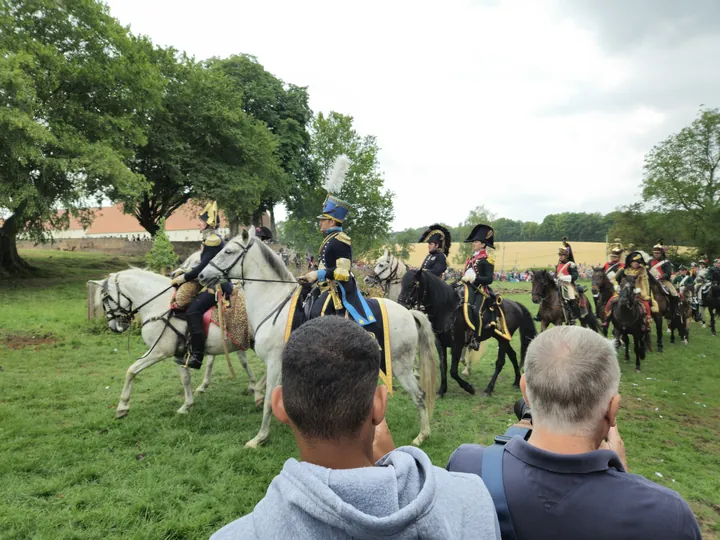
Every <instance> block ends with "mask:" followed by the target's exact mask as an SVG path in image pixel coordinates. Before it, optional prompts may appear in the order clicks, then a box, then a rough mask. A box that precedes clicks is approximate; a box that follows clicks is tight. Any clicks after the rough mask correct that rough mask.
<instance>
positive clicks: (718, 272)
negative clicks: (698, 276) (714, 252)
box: [705, 266, 720, 283]
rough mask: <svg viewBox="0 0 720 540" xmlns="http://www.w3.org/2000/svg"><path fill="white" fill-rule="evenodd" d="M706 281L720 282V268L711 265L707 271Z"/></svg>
mask: <svg viewBox="0 0 720 540" xmlns="http://www.w3.org/2000/svg"><path fill="white" fill-rule="evenodd" d="M705 281H706V282H707V283H720V268H716V267H714V266H711V267H710V268H708V269H707V270H706V271H705Z"/></svg>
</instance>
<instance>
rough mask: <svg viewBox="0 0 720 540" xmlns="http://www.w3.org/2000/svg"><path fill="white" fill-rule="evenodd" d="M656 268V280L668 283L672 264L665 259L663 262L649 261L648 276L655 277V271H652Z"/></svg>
mask: <svg viewBox="0 0 720 540" xmlns="http://www.w3.org/2000/svg"><path fill="white" fill-rule="evenodd" d="M655 268H657V272H658V273H657V279H659V280H660V281H670V275H671V274H672V264H671V263H670V261H668V260H667V259H665V260H657V259H653V260H652V261H650V266H649V270H650V272H649V273H650V274H652V275H653V277H655V271H653V269H655Z"/></svg>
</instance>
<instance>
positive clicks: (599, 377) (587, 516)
mask: <svg viewBox="0 0 720 540" xmlns="http://www.w3.org/2000/svg"><path fill="white" fill-rule="evenodd" d="M619 384H620V369H619V367H618V363H617V359H616V356H615V350H614V348H613V346H612V343H611V342H610V341H608V340H607V339H605V338H603V337H602V336H601V335H599V334H597V333H595V332H592V331H591V330H587V329H585V328H580V327H576V326H560V327H555V328H552V329H551V330H547V331H545V332H543V333H542V334H540V335H539V336H538V337H536V338H535V339H534V340H533V342H532V343H531V344H530V346H529V347H528V351H527V356H526V358H525V373H524V375H523V376H522V378H521V379H520V388H521V389H522V393H523V397H524V398H525V401H526V403H527V405H528V406H530V407H532V433H531V435H530V437H529V439H528V440H527V441H525V440H524V439H523V438H522V437H518V436H516V437H513V438H512V439H511V440H509V442H507V444H506V445H505V448H504V452H503V453H502V455H501V459H502V464H501V467H502V490H503V491H504V497H505V499H506V503H507V506H506V507H504V508H501V505H498V500H496V501H495V502H496V506H497V509H498V512H499V513H500V514H502V513H503V511H504V512H505V514H506V515H508V514H509V517H508V519H509V521H510V522H511V526H510V527H509V529H510V530H511V531H512V532H511V533H510V534H514V537H513V538H517V539H522V540H535V539H546V538H547V539H558V538H583V539H585V540H595V539H598V540H600V539H603V540H604V539H607V538H613V540H624V539H627V540H630V539H632V540H642V539H648V540H650V539H652V540H665V539H667V540H670V539H692V540H695V539H699V538H701V535H700V529H699V527H698V524H697V521H696V520H695V517H694V516H693V513H692V511H691V510H690V507H689V506H688V504H687V503H686V502H685V501H684V500H683V499H682V497H680V495H679V494H678V493H676V492H674V491H672V490H670V489H667V488H665V487H662V486H659V485H657V484H655V483H653V482H650V481H649V480H646V479H645V478H643V477H642V476H638V475H635V474H630V473H628V472H627V468H628V467H627V460H626V457H625V446H624V443H623V441H622V439H621V438H620V434H619V432H618V428H617V422H616V420H617V413H618V408H619V405H620V395H619V394H618V389H619ZM483 450H484V449H483V448H482V447H481V446H479V445H474V444H465V445H462V446H461V447H460V448H458V449H457V450H456V451H455V452H454V453H453V455H452V456H451V457H450V461H449V462H448V466H447V469H448V470H449V471H453V472H470V473H475V474H477V475H479V476H482V474H481V473H482V459H483ZM498 464H500V462H498ZM501 526H502V518H501ZM503 531H504V532H503V539H504V540H509V537H508V536H506V533H505V531H506V529H503Z"/></svg>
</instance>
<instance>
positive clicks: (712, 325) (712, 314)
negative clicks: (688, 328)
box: [709, 308, 716, 336]
mask: <svg viewBox="0 0 720 540" xmlns="http://www.w3.org/2000/svg"><path fill="white" fill-rule="evenodd" d="M709 311H710V332H712V335H713V336H714V335H715V311H716V310H715V308H710V310H709Z"/></svg>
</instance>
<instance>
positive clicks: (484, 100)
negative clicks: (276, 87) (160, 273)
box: [107, 0, 720, 230]
mask: <svg viewBox="0 0 720 540" xmlns="http://www.w3.org/2000/svg"><path fill="white" fill-rule="evenodd" d="M107 3H108V5H109V6H110V10H111V13H112V15H113V16H115V17H117V18H118V19H119V20H120V22H122V23H123V24H125V25H130V27H131V29H132V31H133V32H135V33H140V34H145V35H148V36H149V37H150V38H151V39H152V40H153V42H154V43H156V44H158V45H163V46H173V47H175V48H177V49H180V50H184V51H186V52H187V53H189V54H190V55H192V56H194V57H195V58H196V59H198V60H200V59H205V58H209V57H211V56H218V57H226V56H229V55H232V54H239V53H246V54H251V55H254V56H256V57H257V58H258V60H259V61H260V63H262V64H263V66H265V68H266V69H267V70H268V71H270V72H272V73H273V74H275V75H276V76H277V77H279V78H280V79H282V80H284V81H286V82H291V83H293V84H296V85H299V86H307V87H308V89H309V93H310V105H311V107H312V109H313V110H314V111H315V112H320V111H322V112H329V111H338V112H341V113H343V114H349V115H351V116H353V117H354V120H355V127H356V129H357V130H358V132H359V133H360V134H362V135H375V136H376V137H377V141H378V145H379V146H380V148H381V150H380V155H379V158H380V167H381V170H382V171H383V173H384V177H385V184H386V187H387V188H388V189H390V190H392V191H393V192H394V193H395V198H394V205H395V221H394V223H393V224H392V226H393V227H392V228H393V229H394V230H399V229H404V228H407V227H420V226H424V225H427V223H426V222H429V221H433V222H435V221H439V222H444V223H448V224H451V225H456V224H458V223H459V222H461V221H462V220H463V219H464V218H465V217H466V216H467V214H468V213H469V211H470V210H471V209H472V208H474V207H476V206H478V205H484V206H485V207H486V208H488V209H489V210H490V211H491V212H493V213H494V214H496V215H497V216H503V217H508V218H512V219H521V220H523V221H542V219H543V217H544V216H545V215H547V214H551V213H559V212H566V211H570V212H572V211H574V212H583V211H586V212H603V213H605V212H609V211H611V210H613V209H615V208H617V207H618V206H621V205H624V204H628V203H630V202H634V201H636V200H638V199H639V198H640V195H641V188H640V184H641V181H642V172H643V158H644V155H645V153H647V152H648V151H649V150H650V149H651V148H652V146H653V145H654V144H656V143H658V142H660V141H662V140H663V139H665V138H666V137H667V136H669V135H670V134H672V133H675V132H677V131H679V130H680V129H681V128H682V127H684V126H685V125H687V124H689V123H690V122H692V120H693V119H694V117H695V116H696V115H697V113H698V111H699V109H700V107H701V106H709V107H720V69H718V62H719V60H718V59H719V58H720V1H718V0H682V1H676V0H603V1H597V0H476V1H464V0H444V1H442V2H438V1H437V0H435V1H425V0H412V1H405V0H384V1H380V0H363V1H357V0H356V1H342V2H341V1H339V0H334V1H330V0H318V1H315V0H304V1H302V2H300V1H297V0H254V1H252V2H248V1H245V0H205V1H204V2H198V1H197V0H109V1H108V2H107ZM279 217H280V218H282V211H280V212H279Z"/></svg>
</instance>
